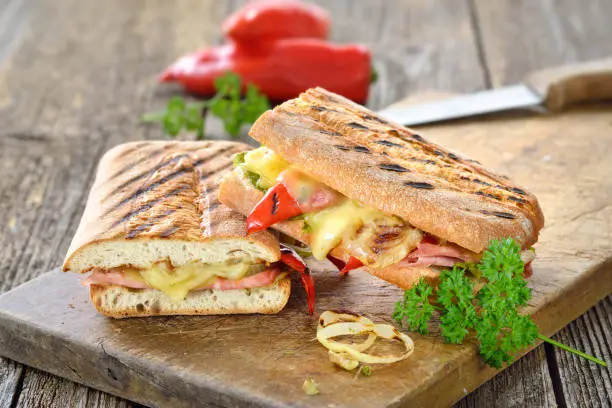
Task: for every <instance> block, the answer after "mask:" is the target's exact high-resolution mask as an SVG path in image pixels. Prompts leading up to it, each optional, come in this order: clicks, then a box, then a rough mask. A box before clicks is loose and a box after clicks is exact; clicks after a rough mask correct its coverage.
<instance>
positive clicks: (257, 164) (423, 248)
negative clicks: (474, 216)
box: [234, 147, 534, 272]
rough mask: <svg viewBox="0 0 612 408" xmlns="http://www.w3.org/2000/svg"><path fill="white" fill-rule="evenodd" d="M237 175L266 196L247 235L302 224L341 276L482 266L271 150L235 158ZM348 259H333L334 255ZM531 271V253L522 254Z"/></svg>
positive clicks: (471, 255) (456, 248) (315, 250)
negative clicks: (366, 270)
mask: <svg viewBox="0 0 612 408" xmlns="http://www.w3.org/2000/svg"><path fill="white" fill-rule="evenodd" d="M234 165H235V167H236V169H235V171H236V172H238V174H239V176H240V177H241V178H242V179H244V180H248V181H249V182H250V183H251V184H252V185H253V186H254V187H255V188H257V189H259V190H261V191H262V192H264V193H265V195H264V197H263V198H262V199H261V201H260V202H259V203H258V204H257V205H256V207H255V208H254V209H253V210H252V211H251V213H250V214H249V216H248V217H247V229H248V231H249V232H255V231H260V230H263V229H265V228H267V227H269V226H271V225H274V224H275V223H277V222H280V221H284V220H302V221H303V231H304V233H305V234H307V236H308V241H309V242H308V244H309V245H310V247H311V249H312V254H313V256H314V257H315V258H316V259H325V258H328V259H330V260H331V261H332V262H334V263H335V264H336V265H337V266H339V268H340V269H342V271H343V272H348V270H350V269H354V268H357V267H360V266H363V265H365V266H368V267H372V268H377V269H378V268H385V267H387V266H390V265H395V264H397V265H401V266H420V267H430V266H439V267H452V266H453V265H455V264H456V263H458V262H478V261H479V259H480V254H477V253H474V252H471V251H469V250H467V249H465V248H462V247H460V246H458V245H456V244H453V243H450V242H447V241H445V240H443V239H440V238H438V237H435V236H432V235H430V234H427V233H426V232H424V231H421V230H419V229H417V228H415V227H413V226H412V225H410V224H409V223H407V222H406V221H405V220H403V219H402V218H401V217H398V216H396V215H393V214H387V213H385V212H383V211H380V210H378V209H376V208H372V207H370V206H367V205H364V204H363V203H360V202H358V201H356V200H352V199H349V198H348V197H345V196H343V195H342V194H341V193H339V192H337V191H335V190H333V189H331V188H330V187H328V186H326V185H325V184H323V183H320V182H318V181H317V180H315V179H313V178H312V177H310V176H309V175H308V174H306V173H305V172H303V171H302V170H301V169H298V168H296V167H294V166H292V165H290V164H289V163H288V162H287V161H286V160H284V159H283V158H282V157H281V156H279V155H278V154H276V153H275V152H274V151H273V150H271V149H269V148H267V147H260V148H258V149H255V150H252V151H250V152H246V153H240V154H238V155H236V156H235V159H234ZM336 249H339V250H340V251H335V253H343V254H349V256H350V257H349V259H342V260H338V259H334V258H333V257H331V255H330V253H332V251H334V250H336ZM522 255H523V260H524V262H525V264H526V265H528V264H529V263H530V262H531V260H532V259H533V255H534V254H533V251H531V250H527V251H523V254H522Z"/></svg>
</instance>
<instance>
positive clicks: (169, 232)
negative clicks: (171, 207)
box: [159, 225, 179, 238]
mask: <svg viewBox="0 0 612 408" xmlns="http://www.w3.org/2000/svg"><path fill="white" fill-rule="evenodd" d="M178 230H179V227H178V226H176V225H173V226H171V227H170V228H168V229H166V230H164V231H162V232H160V233H159V236H160V237H162V238H168V237H169V236H170V235H172V234H174V233H175V232H176V231H178Z"/></svg>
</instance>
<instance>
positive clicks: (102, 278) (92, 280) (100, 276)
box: [83, 268, 280, 290]
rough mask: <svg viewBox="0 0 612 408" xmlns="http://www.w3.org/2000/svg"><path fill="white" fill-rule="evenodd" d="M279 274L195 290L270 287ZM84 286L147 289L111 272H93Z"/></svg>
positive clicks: (218, 281) (271, 271) (216, 282)
mask: <svg viewBox="0 0 612 408" xmlns="http://www.w3.org/2000/svg"><path fill="white" fill-rule="evenodd" d="M279 274H280V269H279V268H270V269H267V270H265V271H263V272H260V273H256V274H255V275H251V276H247V277H246V278H243V279H239V280H231V279H225V278H216V279H215V280H214V281H213V282H212V283H211V284H208V285H204V286H200V287H199V288H197V289H195V290H204V289H218V290H233V289H246V288H259V287H262V286H270V285H272V284H273V283H274V281H275V280H276V278H277V277H278V275H279ZM83 284H84V285H117V286H123V287H126V288H132V289H148V288H149V286H147V285H146V284H145V283H142V282H137V281H134V280H130V279H128V278H126V277H125V276H124V274H123V273H121V272H119V271H116V270H113V271H103V270H100V269H98V270H94V271H93V272H92V274H91V275H90V276H88V277H87V278H86V279H84V280H83Z"/></svg>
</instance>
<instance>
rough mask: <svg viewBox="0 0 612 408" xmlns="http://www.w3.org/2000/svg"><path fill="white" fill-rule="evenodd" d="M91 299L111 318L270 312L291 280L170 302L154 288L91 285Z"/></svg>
mask: <svg viewBox="0 0 612 408" xmlns="http://www.w3.org/2000/svg"><path fill="white" fill-rule="evenodd" d="M89 294H90V296H91V300H92V302H93V304H94V306H95V307H96V309H97V310H98V312H100V313H101V314H103V315H105V316H110V317H114V318H124V317H142V316H168V315H210V314H246V313H262V314H273V313H278V312H280V311H281V310H282V309H283V307H285V304H287V301H288V300H289V295H290V294H291V279H289V277H284V278H282V279H280V280H279V281H277V282H276V283H275V284H274V285H272V286H266V287H261V288H252V289H237V290H216V289H206V290H202V291H197V292H191V293H189V294H188V295H187V297H186V298H185V299H184V300H182V301H180V302H176V303H175V302H172V301H171V300H170V298H168V297H167V296H165V295H164V294H163V293H162V292H160V291H158V290H154V289H129V288H125V287H122V286H100V285H91V287H90V289H89Z"/></svg>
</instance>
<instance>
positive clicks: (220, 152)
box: [193, 146, 235, 167]
mask: <svg viewBox="0 0 612 408" xmlns="http://www.w3.org/2000/svg"><path fill="white" fill-rule="evenodd" d="M232 149H235V147H234V146H228V147H224V148H222V149H219V150H215V151H214V152H213V153H212V154H211V155H210V156H206V157H201V158H199V159H197V160H196V161H195V162H194V163H193V165H194V166H195V167H198V166H201V165H202V164H205V163H206V162H207V161H209V160H210V159H213V158H216V157H218V156H221V155H223V154H224V153H227V152H229V151H230V150H232Z"/></svg>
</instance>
